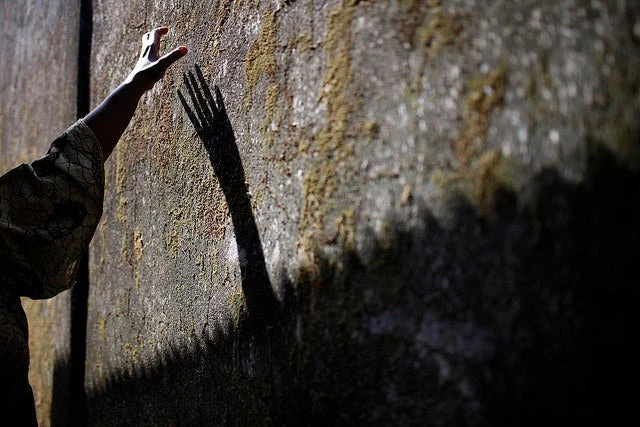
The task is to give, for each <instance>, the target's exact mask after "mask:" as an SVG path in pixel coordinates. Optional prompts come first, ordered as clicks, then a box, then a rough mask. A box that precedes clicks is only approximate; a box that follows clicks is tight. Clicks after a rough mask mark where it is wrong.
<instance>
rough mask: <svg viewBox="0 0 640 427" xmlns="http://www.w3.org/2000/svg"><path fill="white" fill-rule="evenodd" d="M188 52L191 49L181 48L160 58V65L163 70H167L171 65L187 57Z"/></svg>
mask: <svg viewBox="0 0 640 427" xmlns="http://www.w3.org/2000/svg"><path fill="white" fill-rule="evenodd" d="M188 51H189V49H187V47H186V46H180V47H178V48H176V49H174V50H172V51H171V52H169V53H167V54H165V55H163V56H162V57H160V59H158V65H160V66H161V67H162V69H163V70H166V69H167V68H169V67H170V66H171V64H173V63H174V62H176V61H177V60H178V59H180V58H182V57H183V56H185V55H186V54H187V52H188Z"/></svg>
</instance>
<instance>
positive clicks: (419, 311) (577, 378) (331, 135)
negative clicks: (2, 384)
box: [85, 0, 640, 426]
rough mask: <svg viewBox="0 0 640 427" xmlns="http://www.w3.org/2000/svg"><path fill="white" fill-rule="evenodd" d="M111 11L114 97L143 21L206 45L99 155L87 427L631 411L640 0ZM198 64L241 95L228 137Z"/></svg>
mask: <svg viewBox="0 0 640 427" xmlns="http://www.w3.org/2000/svg"><path fill="white" fill-rule="evenodd" d="M93 17H94V18H93V49H92V62H91V75H92V77H91V94H92V95H91V96H92V103H93V105H96V104H97V103H98V102H99V101H100V100H101V99H102V98H103V97H104V96H106V95H107V94H108V92H109V91H110V90H111V89H113V88H114V87H115V86H116V85H117V84H118V83H119V82H120V81H121V80H122V79H123V78H124V77H125V76H126V74H127V73H128V71H129V70H130V68H131V67H132V66H133V64H134V63H135V60H136V57H137V54H138V51H137V50H138V46H139V38H140V36H141V35H142V34H143V33H144V32H145V31H146V30H148V29H150V28H153V27H155V26H159V25H169V26H170V27H171V31H170V33H169V35H168V36H167V37H166V41H165V48H166V49H170V48H173V47H174V46H177V45H178V44H186V45H187V46H188V47H189V48H190V53H189V55H188V56H187V57H186V58H184V59H183V60H182V62H181V63H180V64H178V65H177V66H175V67H174V68H173V69H172V70H170V71H169V72H168V73H167V76H166V77H165V79H164V80H163V81H162V82H161V83H159V84H158V85H157V86H156V87H155V88H154V89H153V90H152V91H151V92H150V93H148V94H147V95H145V97H144V99H143V100H142V102H141V103H140V106H139V109H138V112H137V114H136V117H135V118H134V120H133V122H132V124H131V126H130V128H129V129H128V131H127V133H126V135H125V137H124V138H123V140H122V141H121V143H120V144H119V146H118V148H117V150H116V151H115V152H114V153H113V155H112V156H111V158H110V159H109V160H108V162H107V165H106V171H107V172H106V174H107V192H106V200H105V212H104V216H103V221H102V223H101V225H100V227H99V230H98V232H97V233H96V236H95V238H94V241H93V243H92V247H91V253H90V255H91V258H90V295H89V315H88V324H87V354H86V362H87V363H86V383H85V386H86V390H87V394H88V402H87V403H88V416H89V422H90V423H91V424H96V425H101V424H106V425H113V424H136V425H137V424H161V425H173V424H187V425H189V424H201V423H206V424H212V425H217V424H233V425H247V424H249V425H251V424H294V425H297V424H300V423H302V424H319V423H322V424H346V423H350V424H353V423H357V424H370V423H374V424H398V425H403V424H410V425H416V424H421V425H422V424H427V425H436V426H438V425H485V424H486V425H496V424H508V425H513V424H531V425H539V424H540V423H541V422H545V421H546V420H550V419H553V420H561V421H571V422H592V423H595V424H598V423H600V422H604V420H607V422H612V423H615V422H616V420H621V419H623V417H625V416H636V415H635V413H634V412H632V411H631V408H633V404H634V402H633V399H632V397H633V395H632V394H628V393H626V391H625V390H626V388H625V387H627V386H629V385H630V384H633V382H634V381H635V379H636V378H637V367H636V360H637V358H638V356H639V355H638V354H637V350H635V349H634V348H633V346H632V345H631V344H630V342H631V341H632V339H631V337H633V336H634V335H635V331H636V330H637V329H636V327H637V323H638V322H637V318H636V316H635V315H634V311H635V310H634V302H635V301H636V300H637V297H638V288H637V286H636V283H637V273H636V269H635V257H634V254H635V253H636V252H637V250H636V249H635V248H636V247H637V244H638V242H639V240H640V236H639V235H638V233H639V231H638V230H640V228H639V227H638V225H639V224H638V222H639V220H638V218H639V216H638V209H637V206H636V205H637V202H636V201H637V200H638V197H639V196H640V194H639V192H640V186H638V167H639V166H640V159H639V155H638V153H639V150H640V146H639V144H638V136H637V135H638V127H639V126H640V120H639V113H640V93H639V87H638V82H640V78H639V77H640V76H639V75H638V74H639V71H638V70H640V64H639V62H640V55H639V53H640V52H639V51H640V10H639V7H638V6H637V5H636V3H635V2H633V1H631V0H628V1H619V2H608V1H604V0H602V1H600V0H594V1H580V0H575V1H570V0H567V1H562V2H557V1H551V0H549V1H546V0H545V1H539V0H538V1H527V0H518V1H515V0H509V1H507V0H493V1H490V2H474V1H471V0H455V1H454V0H428V1H419V0H414V1H412V0H380V1H357V0H331V1H304V0H298V1H287V2H283V1H275V0H274V1H262V2H259V1H255V0H252V1H240V0H236V1H233V0H221V1H197V0H187V1H172V0H164V1H160V0H154V1H142V0H139V1H138V0H135V1H130V2H127V5H126V7H124V6H123V5H122V4H120V3H117V2H113V1H109V0H95V1H93ZM196 64H197V65H198V66H199V67H200V69H201V70H202V74H203V77H204V80H205V83H206V84H205V86H207V87H208V88H210V89H211V91H212V92H214V86H215V85H217V86H218V87H219V91H220V94H221V96H222V97H223V98H224V106H225V110H224V111H223V110H218V109H216V114H217V115H216V117H215V119H214V120H212V125H213V127H214V129H215V130H217V132H214V133H213V135H215V136H214V137H212V136H211V135H208V134H206V132H205V134H203V135H200V134H199V133H198V132H196V130H195V129H194V127H193V125H192V123H191V120H190V118H189V116H188V114H187V113H186V112H185V109H184V108H183V105H182V103H181V102H180V99H179V97H178V94H177V91H178V90H180V91H181V93H182V94H183V95H184V97H185V98H186V100H187V103H188V104H190V105H193V102H192V100H191V99H190V95H189V88H188V85H187V83H185V82H184V81H183V73H184V72H186V71H189V70H192V71H193V70H194V66H195V65H196ZM194 78H195V77H194ZM201 90H205V92H206V88H203V87H200V88H199V89H197V91H201ZM214 96H215V95H214ZM205 101H206V99H205ZM218 107H220V105H218ZM225 111H226V114H225Z"/></svg>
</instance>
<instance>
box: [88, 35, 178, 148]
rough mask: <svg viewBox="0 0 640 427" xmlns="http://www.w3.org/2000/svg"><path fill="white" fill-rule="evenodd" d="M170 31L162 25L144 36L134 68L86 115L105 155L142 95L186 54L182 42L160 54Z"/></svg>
mask: <svg viewBox="0 0 640 427" xmlns="http://www.w3.org/2000/svg"><path fill="white" fill-rule="evenodd" d="M168 31H169V28H167V27H160V28H156V29H155V30H151V31H149V32H148V33H147V34H145V35H144V36H142V51H141V52H140V58H138V62H137V63H136V66H135V67H134V68H133V71H131V73H129V76H128V77H127V78H126V79H125V81H124V82H123V83H122V84H121V85H120V86H118V87H117V88H116V89H115V90H114V91H113V92H111V94H109V96H107V97H106V98H105V100H104V101H102V102H101V103H100V105H98V106H97V107H96V108H95V109H94V110H93V111H91V112H90V113H89V114H88V115H87V116H86V117H85V118H84V121H85V123H86V124H87V126H89V128H91V130H92V131H93V133H94V134H95V136H96V138H97V139H98V143H99V144H100V147H101V148H102V153H103V155H104V158H105V159H106V158H107V157H108V156H109V154H110V153H111V151H113V148H114V147H115V146H116V144H117V143H118V140H119V139H120V136H122V133H123V132H124V130H125V129H126V128H127V126H128V125H129V122H130V121H131V118H132V117H133V114H134V113H135V111H136V107H137V105H138V101H139V100H140V97H142V95H143V94H144V92H145V91H147V90H149V89H151V88H152V87H153V85H154V84H156V83H157V82H158V80H160V79H161V78H162V76H164V73H165V72H166V71H167V68H169V66H170V65H171V64H173V63H174V62H176V61H177V60H178V59H180V58H182V57H183V56H185V55H186V54H187V51H188V50H187V48H186V47H185V46H180V47H178V48H176V49H174V50H172V51H171V52H169V53H167V54H166V55H163V56H160V55H159V50H160V37H162V36H163V35H165V34H167V32H168Z"/></svg>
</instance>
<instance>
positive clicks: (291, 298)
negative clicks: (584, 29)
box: [88, 69, 640, 426]
mask: <svg viewBox="0 0 640 427" xmlns="http://www.w3.org/2000/svg"><path fill="white" fill-rule="evenodd" d="M185 87H186V88H187V95H186V96H185V95H183V94H180V99H181V101H182V102H183V105H184V106H185V109H186V111H187V114H189V117H190V118H191V120H192V122H193V123H194V125H195V126H196V130H197V132H198V135H199V136H200V138H201V139H202V140H203V143H204V144H205V147H206V148H207V152H208V154H209V156H210V160H211V162H212V164H213V167H214V169H215V172H216V176H217V177H218V179H219V180H220V183H221V186H222V188H223V191H224V193H225V196H226V198H227V202H228V203H229V207H230V210H231V212H232V216H233V225H234V229H235V232H236V237H237V244H238V253H239V254H241V253H245V255H246V258H243V257H242V256H240V257H239V258H240V260H241V269H242V286H243V290H244V292H245V296H246V305H247V311H246V313H245V315H243V316H242V317H241V319H240V320H239V321H237V322H235V323H233V324H232V323H230V324H228V325H219V326H218V327H216V328H215V330H213V332H211V334H209V335H208V336H204V337H200V341H199V342H198V344H197V345H194V346H192V347H184V348H174V349H171V348H169V349H167V351H166V352H165V353H163V354H159V355H157V358H156V359H155V360H152V361H148V362H145V363H142V364H141V365H139V366H135V367H132V368H131V369H130V370H126V369H123V370H122V371H120V372H114V373H112V374H111V375H110V376H109V377H108V378H106V379H105V382H104V384H103V385H102V386H101V387H100V388H99V389H94V390H89V391H88V406H89V421H90V423H91V424H92V425H354V424H355V425H363V424H367V425H368V424H373V425H430V426H453V425H455V426H494V425H505V426H511V425H532V426H533V425H536V426H538V425H544V424H552V425H556V424H563V425H596V426H599V425H622V424H629V425H633V424H636V423H637V422H638V417H639V416H638V414H637V411H636V410H635V393H634V391H633V390H634V387H635V384H636V382H637V380H638V377H639V376H638V363H637V361H638V360H639V357H640V351H639V350H638V348H637V347H638V346H636V345H635V343H634V341H635V336H636V333H637V330H638V323H639V322H638V315H637V310H636V305H637V301H638V297H639V296H640V295H639V294H640V290H639V289H640V288H639V286H638V270H637V265H636V264H637V258H638V257H637V253H638V249H637V248H638V244H639V243H640V210H639V209H638V201H639V200H640V176H639V174H638V172H637V171H634V170H630V169H628V168H626V167H625V166H624V165H623V164H622V163H620V162H618V161H617V159H616V158H615V156H613V155H612V154H611V153H609V152H608V151H606V150H605V149H604V148H602V147H603V145H602V144H597V143H594V144H593V145H592V146H591V147H590V150H591V154H590V158H589V165H588V171H587V174H586V177H585V179H584V181H583V182H581V183H574V182H569V181H566V180H564V179H563V178H562V177H561V175H560V174H559V173H558V171H556V170H553V169H547V170H543V171H542V172H540V173H539V174H538V175H537V176H536V177H535V179H534V180H533V181H532V182H531V183H529V185H528V187H527V191H525V192H524V193H522V194H520V195H516V194H514V193H512V192H511V191H510V190H508V189H506V188H503V189H501V190H499V191H498V195H497V197H496V205H495V209H494V210H493V211H492V212H491V213H490V214H479V213H478V212H477V211H476V209H475V208H474V207H473V206H472V205H471V204H470V203H469V202H468V201H467V200H466V199H465V198H463V197H460V198H458V199H456V200H452V201H451V203H450V206H451V207H452V209H453V210H454V212H455V216H454V217H455V219H454V221H453V223H447V224H446V225H445V224H443V223H442V222H441V221H440V220H438V219H437V218H436V217H435V216H434V215H433V214H432V212H431V211H430V210H429V208H428V207H427V206H418V208H419V215H418V221H416V223H414V224H413V225H411V226H409V225H408V224H407V223H406V222H405V221H403V220H401V219H399V217H389V218H388V221H387V225H388V226H387V227H386V230H387V231H385V232H383V233H382V234H375V233H374V231H373V230H361V232H360V234H361V235H362V236H366V237H367V239H368V240H367V241H366V242H364V243H363V244H362V245H361V249H360V250H359V251H358V252H355V250H354V249H351V248H350V247H349V245H347V244H346V243H345V242H340V241H338V242H336V243H335V245H337V248H338V249H340V250H334V251H330V252H324V251H323V250H321V249H320V245H319V244H318V249H316V251H315V259H316V260H317V262H315V263H314V264H313V265H305V266H301V267H300V269H299V270H298V271H297V272H296V274H295V283H282V284H281V285H282V287H283V288H284V289H287V290H288V292H287V297H286V298H285V299H284V301H283V302H282V303H278V300H277V299H276V298H275V297H274V295H273V291H272V290H271V289H272V288H271V283H270V282H269V278H268V275H267V272H266V268H265V263H264V256H263V254H262V250H261V246H260V239H259V236H258V233H257V227H256V225H255V220H254V219H253V214H252V212H251V208H250V203H249V201H248V197H247V188H246V184H245V180H244V172H243V170H242V164H241V162H240V158H239V154H238V150H237V147H236V145H235V138H234V137H233V130H232V128H231V124H230V123H229V119H228V117H227V115H226V112H225V109H224V102H223V99H222V94H221V93H220V91H219V90H217V89H216V90H215V97H216V99H215V100H214V99H213V96H212V94H211V93H210V92H209V91H208V90H207V86H206V83H205V82H204V79H203V77H202V76H201V73H199V71H198V70H197V69H196V74H189V75H188V76H187V78H186V81H185ZM187 97H188V98H189V99H187ZM189 101H190V102H191V104H192V105H193V107H189ZM207 106H208V108H209V111H207V110H206V109H205V107H207ZM245 261H246V262H245ZM243 264H244V265H243ZM294 290H295V292H294ZM634 419H635V420H636V421H635V422H634V421H633V420H634ZM623 421H624V422H623Z"/></svg>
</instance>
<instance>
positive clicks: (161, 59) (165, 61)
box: [125, 27, 188, 91]
mask: <svg viewBox="0 0 640 427" xmlns="http://www.w3.org/2000/svg"><path fill="white" fill-rule="evenodd" d="M168 31H169V28H168V27H159V28H156V29H154V30H151V31H149V32H148V33H146V34H145V35H144V36H142V48H141V50H140V57H139V58H138V62H137V63H136V65H135V67H134V68H133V70H132V71H131V73H130V74H129V76H128V77H127V79H126V80H125V83H126V82H133V83H135V84H136V85H139V87H140V89H142V90H144V91H146V90H149V89H151V88H152V87H153V85H154V84H156V82H157V81H158V80H160V79H161V78H162V76H164V73H165V72H166V71H167V68H169V66H171V64H173V63H174V62H176V61H177V60H178V59H180V58H182V57H183V56H185V55H186V54H187V52H188V49H187V47H186V46H180V47H177V48H176V49H174V50H172V51H171V52H169V53H167V54H165V55H163V56H160V38H161V37H162V36H163V35H165V34H167V32H168Z"/></svg>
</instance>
